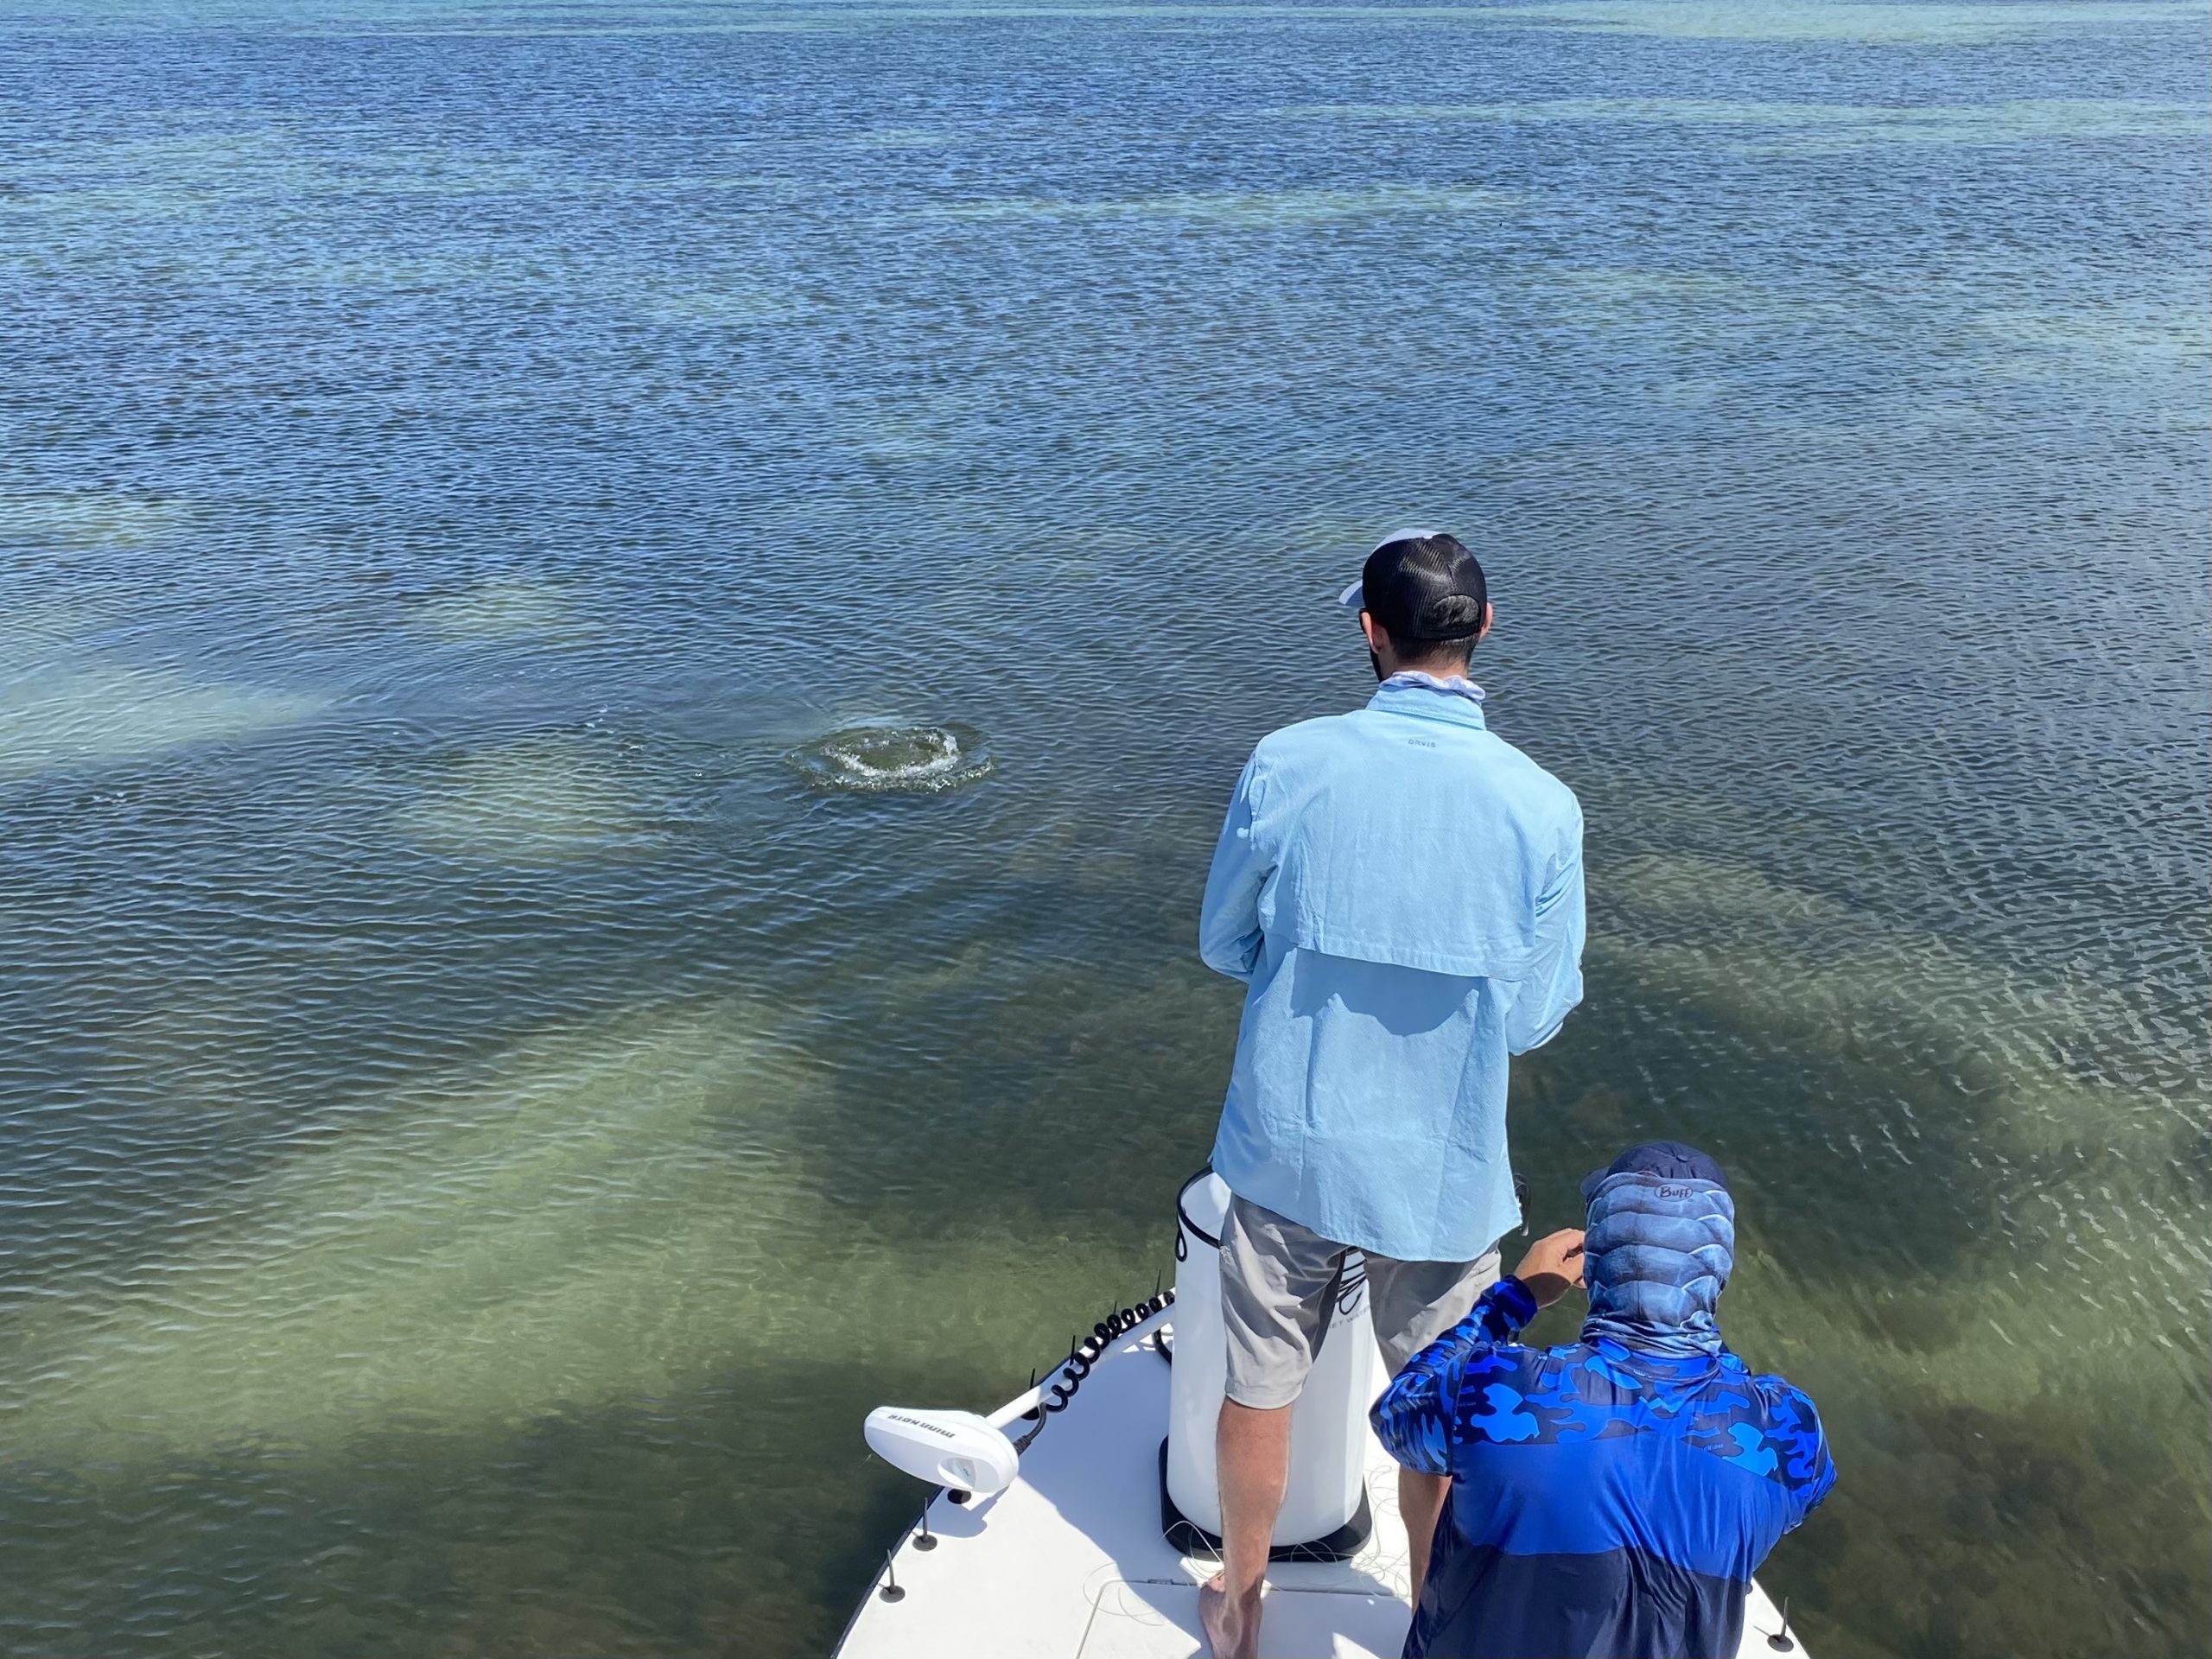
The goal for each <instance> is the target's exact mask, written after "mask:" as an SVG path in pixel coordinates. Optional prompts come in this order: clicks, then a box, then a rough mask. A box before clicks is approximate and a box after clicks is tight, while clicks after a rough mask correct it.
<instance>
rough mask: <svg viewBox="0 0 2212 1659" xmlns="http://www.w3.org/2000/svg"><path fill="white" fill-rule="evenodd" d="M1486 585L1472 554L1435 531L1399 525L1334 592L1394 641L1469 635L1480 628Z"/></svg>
mask: <svg viewBox="0 0 2212 1659" xmlns="http://www.w3.org/2000/svg"><path fill="white" fill-rule="evenodd" d="M1489 598H1490V589H1489V587H1488V585H1487V584H1486V583H1485V582H1484V580H1483V568H1482V566H1481V565H1479V564H1478V563H1475V556H1474V555H1473V554H1471V553H1470V552H1469V551H1467V550H1466V548H1465V546H1463V545H1462V544H1461V543H1459V540H1458V539H1457V538H1456V537H1450V536H1446V534H1445V533H1444V532H1443V531H1438V530H1402V531H1397V532H1395V534H1393V535H1391V536H1389V537H1385V538H1384V540H1383V544H1382V545H1381V546H1380V547H1377V548H1376V550H1374V551H1373V552H1372V553H1370V554H1369V555H1368V556H1367V566H1366V568H1365V569H1363V570H1362V571H1361V572H1360V576H1359V580H1358V581H1357V582H1354V583H1352V585H1351V587H1349V588H1345V589H1344V592H1343V593H1341V594H1338V596H1337V600H1338V603H1339V604H1341V605H1342V606H1344V608H1345V609H1346V610H1351V611H1365V612H1367V613H1368V614H1369V615H1370V616H1372V617H1373V618H1374V619H1375V620H1376V622H1377V623H1378V624H1379V625H1381V626H1382V629H1383V632H1385V633H1387V634H1389V636H1390V638H1391V639H1393V640H1394V641H1395V642H1396V643H1398V644H1400V645H1405V644H1408V643H1409V642H1410V641H1413V640H1416V639H1473V638H1474V637H1475V635H1477V634H1478V633H1480V632H1482V626H1483V607H1484V605H1485V604H1486V603H1488V602H1489Z"/></svg>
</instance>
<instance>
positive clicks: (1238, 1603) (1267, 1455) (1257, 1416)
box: [1198, 1400, 1290, 1659]
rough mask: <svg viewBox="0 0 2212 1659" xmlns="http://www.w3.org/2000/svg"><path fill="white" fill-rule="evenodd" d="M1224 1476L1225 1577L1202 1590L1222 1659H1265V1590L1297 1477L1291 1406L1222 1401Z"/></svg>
mask: <svg viewBox="0 0 2212 1659" xmlns="http://www.w3.org/2000/svg"><path fill="white" fill-rule="evenodd" d="M1214 1462H1215V1465H1216V1467H1217V1469H1218V1470H1219V1471H1220V1476H1221V1571H1220V1572H1219V1573H1217V1574H1215V1576H1214V1580H1213V1582H1212V1583H1211V1584H1209V1585H1207V1586H1205V1588H1204V1589H1202V1590H1200V1591H1199V1592H1198V1622H1199V1624H1201V1625H1203V1626H1204V1627H1205V1633H1206V1641H1207V1643H1209V1644H1211V1647H1212V1649H1213V1655H1214V1659H1258V1655H1259V1651H1260V1586H1261V1584H1262V1580H1265V1578H1266V1577H1267V1572H1268V1545H1269V1544H1270V1543H1271V1542H1272V1541H1274V1531H1275V1514H1276V1512H1277V1511H1278V1510H1281V1508H1282V1493H1283V1487H1284V1485H1285V1484H1286V1483H1287V1481H1288V1480H1289V1478H1290V1408H1289V1407H1288V1406H1278V1407H1276V1408H1274V1409H1273V1410H1268V1411H1262V1410H1260V1409H1258V1408H1255V1407H1252V1406H1240V1405H1238V1404H1237V1403H1236V1402H1235V1401H1234V1400H1224V1401H1223V1402H1221V1422H1220V1427H1219V1428H1218V1429H1217V1431H1216V1438H1215V1440H1214Z"/></svg>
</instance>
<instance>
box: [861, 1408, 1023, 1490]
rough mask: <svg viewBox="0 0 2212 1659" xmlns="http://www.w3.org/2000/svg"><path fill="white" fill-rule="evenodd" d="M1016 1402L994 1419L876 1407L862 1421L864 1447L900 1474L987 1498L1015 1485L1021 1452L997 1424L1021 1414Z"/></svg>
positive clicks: (945, 1412)
mask: <svg viewBox="0 0 2212 1659" xmlns="http://www.w3.org/2000/svg"><path fill="white" fill-rule="evenodd" d="M1027 1403H1028V1402H1027V1401H1017V1402H1014V1405H1012V1406H1008V1407H1007V1408H1006V1409H1005V1410H1003V1411H1001V1413H1000V1414H998V1416H997V1417H996V1418H990V1417H978V1416H977V1415H976V1414H975V1413H974V1412H972V1411H925V1410H921V1409H919V1408H915V1407H912V1406H878V1407H877V1408H875V1409H874V1411H871V1412H870V1413H868V1421H866V1422H865V1423H863V1424H861V1434H862V1436H863V1437H865V1438H866V1440H867V1441H868V1450H869V1451H871V1452H874V1453H875V1455H876V1456H877V1457H879V1458H881V1459H883V1460H884V1461H885V1462H886V1463H887V1464H889V1465H891V1466H892V1467H893V1469H896V1470H898V1471H900V1472H901V1473H902V1474H908V1475H912V1477H913V1478H915V1479H916V1480H918V1481H921V1482H923V1483H924V1484H927V1485H931V1486H943V1487H945V1488H947V1489H948V1490H949V1491H952V1492H955V1493H962V1492H966V1493H972V1494H974V1495H976V1496H978V1497H989V1496H990V1495H991V1494H992V1493H993V1492H999V1491H1005V1490H1006V1489H1007V1487H1009V1486H1011V1485H1013V1484H1014V1477H1015V1476H1016V1475H1018V1474H1020V1472H1021V1453H1020V1452H1019V1451H1017V1450H1016V1449H1015V1448H1014V1442H1013V1441H1012V1440H1008V1439H1007V1437H1006V1433H1005V1431H1004V1430H1003V1429H1002V1428H1001V1427H1000V1424H1001V1423H1002V1422H1012V1421H1014V1419H1015V1418H1016V1417H1019V1416H1020V1415H1022V1414H1023V1409H1024V1408H1027Z"/></svg>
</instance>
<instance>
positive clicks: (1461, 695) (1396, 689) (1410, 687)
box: [1367, 669, 1485, 726]
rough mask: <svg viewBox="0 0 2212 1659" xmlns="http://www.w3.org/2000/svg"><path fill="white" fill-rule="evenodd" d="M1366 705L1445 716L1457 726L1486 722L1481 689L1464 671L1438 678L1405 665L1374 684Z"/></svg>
mask: <svg viewBox="0 0 2212 1659" xmlns="http://www.w3.org/2000/svg"><path fill="white" fill-rule="evenodd" d="M1367 706H1368V707H1369V708H1370V709H1382V710H1383V711H1384V712H1385V713H1388V714H1393V715H1413V716H1414V717H1415V718H1416V719H1420V720H1448V721H1452V723H1453V724H1455V725H1460V726H1483V725H1484V724H1485V722H1484V719H1483V689H1482V687H1480V686H1479V685H1477V684H1476V683H1474V682H1473V681H1472V680H1471V679H1469V678H1468V677H1466V676H1465V675H1464V674H1454V675H1452V676H1451V677H1449V678H1439V677H1437V676H1435V675H1433V674H1422V673H1419V672H1416V671H1414V670H1412V669H1407V670H1404V671H1402V672H1400V673H1396V674H1393V675H1392V676H1391V677H1389V679H1387V680H1385V681H1383V683H1382V684H1381V685H1379V686H1377V687H1376V688H1375V695H1374V696H1372V697H1370V698H1369V699H1368V702H1367Z"/></svg>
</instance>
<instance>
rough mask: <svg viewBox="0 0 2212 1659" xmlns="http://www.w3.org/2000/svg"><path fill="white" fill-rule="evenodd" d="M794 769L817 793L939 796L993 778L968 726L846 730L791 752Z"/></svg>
mask: <svg viewBox="0 0 2212 1659" xmlns="http://www.w3.org/2000/svg"><path fill="white" fill-rule="evenodd" d="M786 759H788V760H790V762H791V766H792V768H793V769H794V770H795V771H797V772H798V774H799V775H800V776H801V777H803V778H804V779H806V780H807V781H808V782H810V783H811V784H813V785H816V786H817V788H821V789H833V790H850V791H858V792H860V793H862V794H875V795H941V794H943V793H944V792H945V791H948V790H953V789H958V788H960V787H962V786H963V785H967V784H972V783H975V782H976V781H978V780H979V779H984V778H988V777H989V776H990V775H991V770H992V768H991V757H990V755H989V753H988V751H987V750H986V749H985V748H984V747H983V737H982V733H980V732H978V731H976V730H974V729H973V728H969V727H966V726H952V725H946V726H849V727H846V728H843V729H842V730H841V731H835V732H831V733H830V734H829V735H828V736H826V737H818V738H817V739H815V740H814V741H812V742H811V743H804V744H802V745H800V746H799V747H798V748H796V749H793V750H792V751H791V753H790V754H789V755H788V756H787V757H786Z"/></svg>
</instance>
